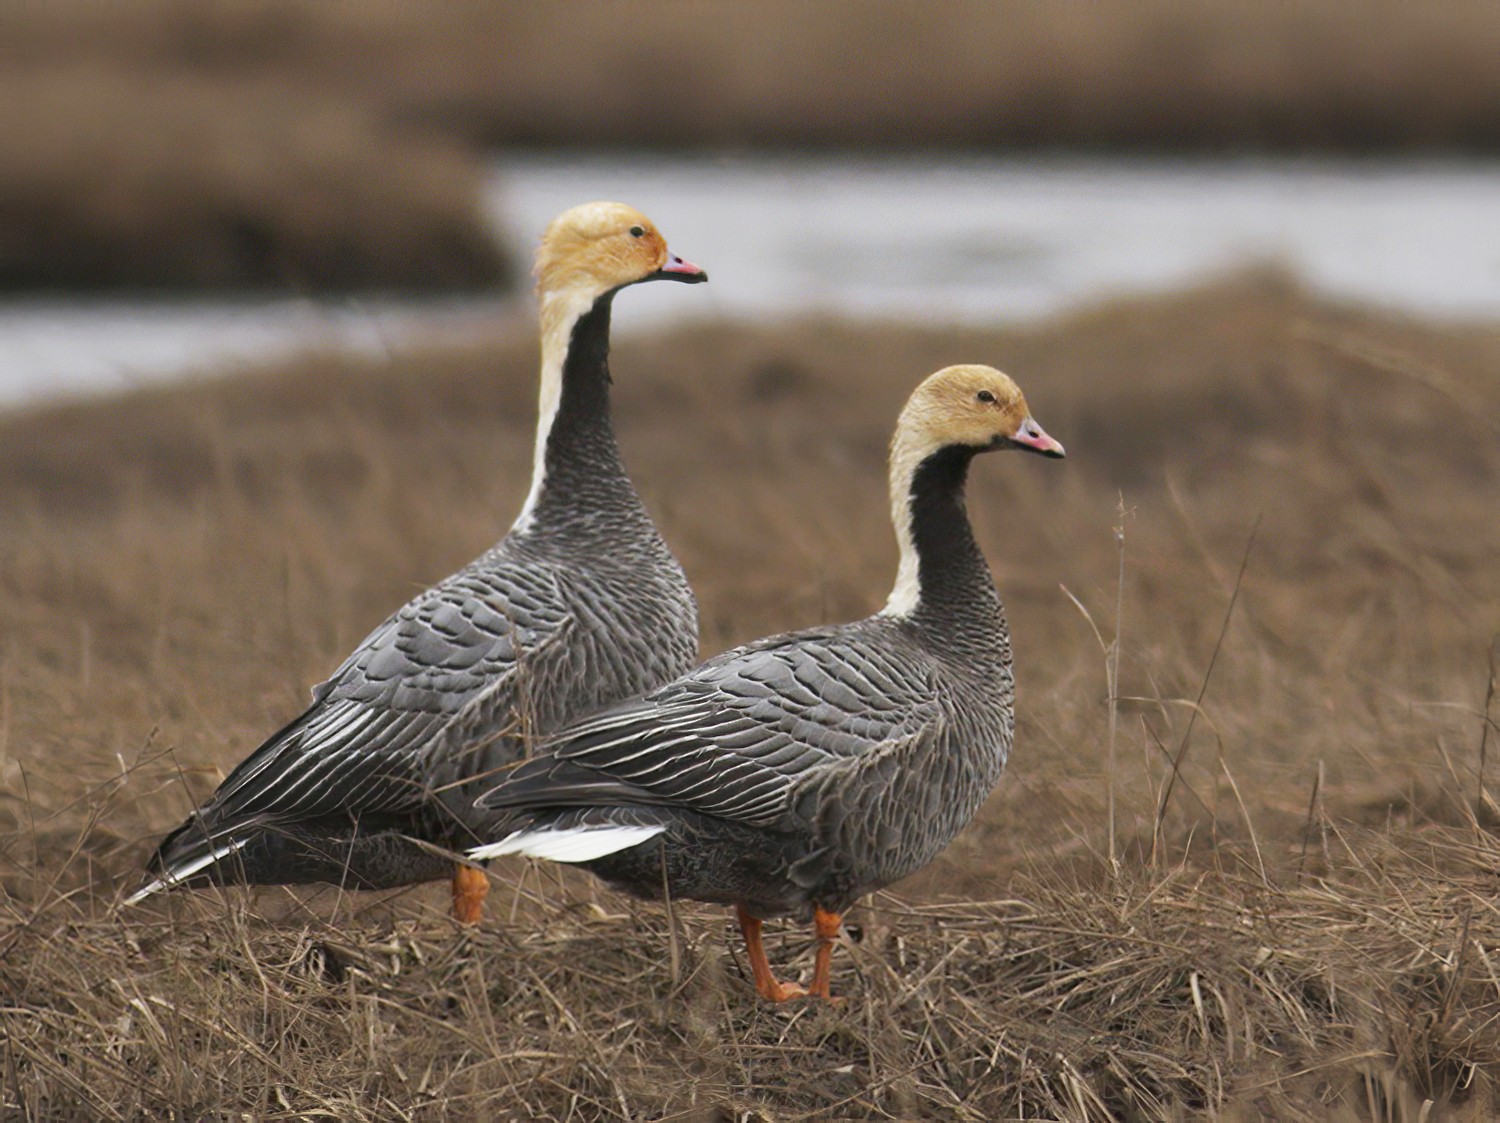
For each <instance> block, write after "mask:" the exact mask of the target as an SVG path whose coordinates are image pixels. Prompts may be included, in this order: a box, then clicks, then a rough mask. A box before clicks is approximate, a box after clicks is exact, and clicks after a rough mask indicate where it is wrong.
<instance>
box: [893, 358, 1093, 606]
mask: <svg viewBox="0 0 1500 1123" xmlns="http://www.w3.org/2000/svg"><path fill="white" fill-rule="evenodd" d="M1006 448H1018V449H1023V450H1025V451H1027V452H1035V453H1039V454H1041V455H1042V456H1052V457H1061V456H1062V455H1063V446H1062V445H1061V444H1059V443H1058V442H1057V441H1055V440H1053V439H1052V438H1051V437H1049V436H1048V435H1047V433H1046V431H1045V430H1044V429H1043V428H1042V427H1041V426H1040V425H1038V424H1037V423H1036V420H1035V419H1034V418H1033V417H1032V416H1031V410H1030V409H1029V408H1028V407H1027V405H1026V397H1025V395H1023V394H1022V393H1021V388H1020V387H1019V386H1017V385H1016V384H1015V383H1014V382H1012V381H1011V380H1010V378H1009V377H1007V376H1006V375H1004V374H1001V373H1000V372H999V371H998V370H996V369H995V368H994V367H983V366H956V367H945V368H944V369H942V370H940V371H938V372H937V373H936V374H933V375H929V376H928V377H927V378H926V379H924V380H923V382H922V384H921V385H920V386H918V387H917V388H916V389H915V390H914V391H912V395H911V397H910V398H909V399H907V402H906V408H905V409H903V410H902V411H901V419H900V420H899V421H898V422H897V423H896V435H895V436H894V437H893V438H892V439H891V478H890V485H891V522H892V523H893V524H894V526H895V528H896V541H897V544H898V545H899V546H900V548H901V564H900V566H899V567H898V569H897V571H896V584H895V587H894V588H892V589H891V596H890V599H889V600H888V601H887V602H886V606H885V608H884V609H883V610H882V612H883V613H884V614H885V615H888V616H906V615H909V614H910V613H912V612H913V611H915V610H916V608H917V606H918V603H919V601H920V599H921V595H922V590H921V583H920V580H919V576H920V568H921V560H920V559H919V557H918V554H917V548H916V542H915V539H914V537H913V529H912V528H913V511H914V506H913V505H914V503H915V502H916V492H915V490H914V488H915V485H916V483H917V479H918V474H919V472H920V471H921V469H922V467H923V465H924V464H929V463H931V464H933V465H946V468H947V472H948V479H949V485H950V486H951V487H952V488H954V489H955V490H954V493H953V495H954V497H955V498H956V499H957V501H958V503H959V505H960V507H961V506H962V503H963V498H962V489H963V476H964V473H965V472H966V470H967V465H968V461H969V459H970V457H972V456H974V455H976V454H977V453H981V452H991V451H993V450H996V449H1006ZM955 470H956V471H955ZM965 533H967V531H966V532H965Z"/></svg>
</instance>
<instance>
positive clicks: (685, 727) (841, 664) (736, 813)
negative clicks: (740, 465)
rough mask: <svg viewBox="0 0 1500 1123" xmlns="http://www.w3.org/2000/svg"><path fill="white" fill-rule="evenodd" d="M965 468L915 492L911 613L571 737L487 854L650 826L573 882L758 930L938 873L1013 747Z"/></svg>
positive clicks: (496, 831)
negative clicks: (532, 841)
mask: <svg viewBox="0 0 1500 1123" xmlns="http://www.w3.org/2000/svg"><path fill="white" fill-rule="evenodd" d="M972 455H973V450H965V449H943V450H941V451H939V452H938V453H936V454H934V455H933V456H932V457H930V458H929V460H928V461H927V462H924V463H923V464H922V466H921V468H920V469H919V470H918V471H917V473H916V475H915V478H914V480H913V484H912V493H911V500H910V515H911V531H912V539H913V543H914V547H915V549H916V550H917V552H918V556H919V558H920V569H919V574H920V587H921V596H920V599H919V601H918V603H917V604H916V606H915V608H914V609H913V610H912V611H911V612H909V613H900V614H893V615H885V614H882V615H877V616H872V617H870V618H868V619H865V620H861V621H859V622H856V623H853V624H846V625H841V626H837V627H831V628H823V629H814V630H809V631H803V632H794V633H790V634H788V635H783V636H777V637H773V638H771V639H766V640H761V641H759V642H757V643H753V644H750V645H748V646H746V647H742V648H739V649H737V650H734V651H730V652H726V653H725V654H723V655H721V656H718V657H717V658H715V659H712V660H710V661H708V662H707V663H704V664H703V665H701V666H699V667H698V668H696V669H695V670H693V671H692V672H690V673H689V674H686V675H684V676H682V677H680V678H678V679H676V680H674V681H673V682H671V683H669V684H667V685H666V686H663V687H661V688H659V689H657V690H655V691H652V692H650V693H648V694H647V695H646V696H645V697H643V698H639V699H636V700H633V701H630V702H626V703H622V704H620V705H617V706H614V707H611V708H609V709H607V710H605V711H603V712H601V713H599V714H597V715H595V716H594V717H592V718H588V719H585V720H583V721H580V722H576V723H574V724H571V725H569V726H568V727H567V728H565V729H564V730H562V731H561V732H560V733H559V734H558V735H556V736H555V737H554V738H552V739H550V740H549V741H548V742H546V743H545V744H544V745H543V746H542V748H541V749H540V751H539V752H538V754H537V755H536V756H535V757H534V758H533V759H530V760H528V761H526V762H525V763H524V764H522V765H520V766H519V767H518V768H516V769H515V770H514V771H512V772H511V773H510V774H508V775H507V776H506V777H505V778H504V779H503V780H502V781H501V782H500V783H499V784H498V786H496V787H495V788H494V790H492V791H490V792H489V793H488V794H486V795H485V796H484V797H482V799H481V801H480V802H481V805H482V806H483V807H484V808H486V809H488V810H489V811H490V812H492V814H493V815H494V819H493V821H492V822H491V823H490V824H489V826H488V827H487V833H488V834H489V835H490V837H491V838H492V839H496V840H499V839H502V838H505V837H507V836H516V837H519V836H517V835H516V832H538V833H539V834H542V835H545V834H547V832H560V831H570V830H577V829H579V828H583V827H589V826H601V825H604V824H620V825H636V826H660V827H662V828H664V829H663V830H662V831H661V833H659V834H657V835H656V836H655V837H654V838H651V839H649V840H648V841H644V842H640V843H638V844H636V845H633V846H630V847H628V848H625V849H621V850H619V851H617V852H615V853H612V854H609V855H607V856H604V857H600V858H596V859H594V860H591V861H587V862H583V863H580V864H583V865H584V866H585V867H586V868H588V869H590V870H592V871H593V872H594V873H596V874H598V875H599V876H600V877H602V878H604V879H605V880H607V881H608V882H610V883H612V884H614V885H616V886H618V887H620V888H622V889H625V890H627V891H629V892H632V893H635V894H637V895H640V896H645V897H660V896H661V895H662V894H663V892H670V893H671V894H672V895H673V896H676V897H687V898H693V899H698V900H705V901H715V902H722V903H726V904H736V905H740V906H743V907H744V908H745V909H746V910H747V911H748V912H750V913H751V914H752V915H754V916H757V917H760V918H762V919H765V918H769V917H772V916H779V915H794V916H799V917H804V918H805V917H807V916H809V915H810V914H811V913H812V912H813V909H814V908H815V907H818V908H822V909H824V910H825V911H829V912H842V911H843V910H844V909H845V908H847V907H848V906H849V905H850V904H851V903H852V902H853V901H854V900H855V899H857V898H858V897H860V896H862V895H863V894H865V893H868V892H871V891H873V890H875V889H879V888H881V887H882V886H885V885H888V884H890V883H891V882H893V881H896V880H898V879H899V878H902V877H905V876H906V875H907V874H910V873H912V872H914V871H915V870H917V869H920V868H921V867H922V866H924V865H925V864H927V863H928V862H930V861H931V860H932V859H933V858H934V857H936V856H937V854H938V853H939V852H940V851H941V850H942V849H943V848H944V847H945V846H946V845H947V844H948V843H949V842H950V841H951V840H952V839H953V837H954V836H955V835H956V834H957V833H958V832H959V830H961V829H962V828H963V826H964V825H965V824H966V823H968V822H969V820H970V819H972V818H973V816H974V814H975V813H976V812H977V811H978V809H979V807H980V805H981V804H982V803H983V802H984V800H985V798H986V797H987V796H988V795H989V794H990V792H991V791H992V790H993V788H994V787H995V784H996V783H997V782H998V780H999V778H1000V774H1001V772H1002V770H1003V768H1004V766H1005V762H1006V759H1007V756H1008V755H1009V752H1010V747H1011V741H1012V734H1013V723H1012V707H1013V700H1014V681H1013V676H1012V668H1011V652H1010V641H1009V636H1008V633H1007V629H1006V624H1005V618H1004V614H1003V611H1002V608H1001V604H1000V599H999V596H998V594H997V593H996V591H995V586H994V583H993V581H992V580H991V578H990V574H989V570H988V567H987V566H986V565H985V562H984V558H983V557H982V555H981V554H980V552H979V549H978V547H977V545H976V544H975V542H974V540H973V536H972V534H971V532H970V528H969V523H968V519H967V515H966V513H965V511H964V505H963V486H964V481H965V477H966V473H967V468H968V463H969V459H970V458H971V457H972Z"/></svg>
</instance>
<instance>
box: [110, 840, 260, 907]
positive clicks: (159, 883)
mask: <svg viewBox="0 0 1500 1123" xmlns="http://www.w3.org/2000/svg"><path fill="white" fill-rule="evenodd" d="M249 841H250V840H249V839H248V838H239V839H235V841H233V842H231V843H229V845H227V846H219V847H216V848H215V849H213V850H210V851H209V852H208V853H207V854H205V855H203V857H201V858H194V859H193V860H192V861H191V862H189V863H188V864H187V865H185V866H181V867H179V868H178V869H175V870H170V871H168V872H167V873H165V874H163V875H162V876H161V877H159V878H157V879H156V880H155V881H153V882H151V883H150V884H149V885H146V886H144V887H142V888H140V889H137V890H136V891H135V892H134V893H132V894H131V895H130V896H128V897H126V898H125V903H126V904H127V905H138V904H140V903H141V902H142V901H144V900H145V899H146V898H147V897H149V896H151V894H152V893H155V892H157V891H158V890H160V889H170V888H171V887H172V886H174V885H176V884H178V883H179V882H183V881H186V880H187V879H188V878H190V877H192V876H193V874H195V873H197V872H198V871H199V870H201V869H206V868H207V867H209V866H211V865H213V864H214V863H215V862H217V861H218V860H219V859H220V858H227V857H228V856H229V855H230V854H233V853H234V852H235V851H236V850H238V849H239V848H240V847H242V846H244V845H245V844H246V843H247V842H249Z"/></svg>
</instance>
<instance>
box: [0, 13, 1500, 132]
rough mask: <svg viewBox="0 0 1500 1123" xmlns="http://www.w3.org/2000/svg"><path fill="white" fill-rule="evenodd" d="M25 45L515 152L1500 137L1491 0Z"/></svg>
mask: <svg viewBox="0 0 1500 1123" xmlns="http://www.w3.org/2000/svg"><path fill="white" fill-rule="evenodd" d="M12 7H13V9H14V11H13V21H12V22H13V27H12V39H13V41H14V42H15V43H16V44H17V47H16V50H17V52H18V53H19V54H20V55H21V57H24V58H42V59H46V60H52V59H57V58H61V57H68V58H77V59H83V60H90V61H93V62H107V63H109V64H114V63H117V62H123V63H125V64H128V65H132V66H138V67H142V68H144V69H147V70H154V69H159V68H172V69H177V68H183V69H187V70H190V71H192V72H195V73H204V74H214V75H218V76H220V77H229V78H236V77H242V76H245V75H261V76H265V75H276V76H278V77H279V79H280V80H281V81H283V82H284V83H286V84H287V85H288V86H290V87H293V88H299V89H300V88H311V89H322V90H326V91H338V92H340V93H341V94H344V95H352V96H354V97H355V98H357V99H358V100H361V101H363V102H365V103H373V104H376V105H379V106H382V107H384V108H385V109H386V110H388V111H389V112H390V113H391V114H392V115H394V116H397V117H401V118H404V119H413V118H415V119H420V120H423V121H428V122H432V123H436V124H438V125H440V126H441V127H443V128H445V129H455V130H459V131H461V132H464V133H467V134H469V135H472V136H476V137H481V138H484V139H486V140H489V141H490V142H493V143H502V144H512V143H542V144H560V143H561V144H592V145H601V144H602V145H641V144H654V145H683V144H704V143H707V144H744V143H750V144H780V145H809V144H810V145H822V144H839V145H856V146H866V145H876V146H887V147H888V146H891V145H911V144H918V145H930V144H960V145H994V144H1027V145H1035V144H1046V145H1088V146H1098V145H1103V146H1108V147H1146V148H1150V149H1162V148H1166V149H1177V150H1180V149H1184V148H1188V149H1195V148H1203V147H1209V148H1222V147H1236V148H1238V147H1244V146H1247V145H1248V146H1254V147H1271V148H1294V149H1309V148H1311V149H1326V148H1336V149H1355V150H1365V149H1384V148H1389V147H1393V146H1394V147H1419V148H1431V147H1442V148H1460V149H1473V148H1478V149H1483V150H1488V151H1493V150H1495V148H1496V147H1497V145H1500V73H1497V68H1496V67H1495V66H1494V57H1495V52H1496V49H1497V46H1500V13H1497V11H1496V9H1495V6H1494V5H1493V4H1490V3H1486V2H1485V0H1433V2H1430V3H1425V4H1409V3H1403V2H1401V0H1371V2H1366V3H1363V4H1359V5H1349V4H1342V3H1335V2H1323V3H1302V4H1284V3H1275V2H1271V0H1249V2H1241V3H1234V4H1208V3H1198V4H1185V3H1180V2H1177V0H1144V2H1138V3H1132V4H1117V5H1089V4H1046V3H1034V2H1031V0H945V2H944V3H941V4H924V3H918V2H914V0H828V2H824V3H820V4H806V3H802V2H800V0H756V2H755V3H753V4H724V3H718V4H715V3H702V2H700V0H630V2H628V3H623V2H615V3H587V2H582V0H567V2H563V3H553V4H526V3H494V2H491V0H442V2H436V0H428V2H426V3H422V4H411V3H406V2H404V0H362V2H360V3H343V4H327V3H320V2H318V0H213V2H212V3H210V2H207V0H135V2H134V3H132V4H130V5H128V6H108V5H100V4H97V3H93V2H92V0H52V2H50V3H48V4H31V5H13V6H12Z"/></svg>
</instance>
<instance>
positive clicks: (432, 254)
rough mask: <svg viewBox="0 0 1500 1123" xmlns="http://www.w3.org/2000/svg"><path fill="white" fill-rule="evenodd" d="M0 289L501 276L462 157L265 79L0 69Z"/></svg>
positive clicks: (476, 177)
mask: <svg viewBox="0 0 1500 1123" xmlns="http://www.w3.org/2000/svg"><path fill="white" fill-rule="evenodd" d="M0 134H3V135H4V137H5V145H4V160H3V161H0V230H3V231H4V234H3V235H0V288H7V289H14V288H27V289H34V288H79V287H83V288H102V287H120V288H151V287H157V288H175V287H190V288H192V289H193V290H194V291H202V290H204V289H224V288H234V289H245V288H261V289H274V290H276V291H282V292H285V291H291V292H296V291H300V290H307V289H370V288H378V289H412V288H423V289H431V288H440V287H445V286H446V287H458V286H465V285H476V284H495V283H499V282H502V281H508V280H509V279H510V278H509V270H510V266H509V262H508V260H507V255H506V253H505V252H504V251H503V250H502V248H501V247H500V244H499V242H498V240H497V239H496V237H495V235H494V233H493V231H492V230H491V228H490V226H489V224H488V220H487V219H486V217H485V213H484V204H483V176H482V170H481V168H480V165H479V161H478V159H477V158H476V157H475V155H474V153H472V152H470V151H469V150H467V148H465V147H463V146H460V145H457V144H454V143H452V142H449V141H444V140H441V139H440V138H436V137H433V136H430V135H424V134H422V133H420V132H418V131H417V130H414V129H404V130H403V129H396V128H392V127H391V126H390V125H389V123H387V122H385V121H384V120H383V119H382V118H381V117H380V116H379V115H378V114H376V113H374V112H373V111H372V110H370V109H369V108H368V107H366V106H362V105H360V104H359V103H357V102H351V101H349V100H347V99H342V98H337V97H333V96H329V95H327V94H324V93H321V92H319V91H318V90H316V89H315V88H311V87H307V86H305V85H295V84H286V83H281V82H277V81H275V80H273V79H269V78H262V79H248V80H240V81H224V80H223V79H221V78H219V77H215V76H211V75H203V74H198V73H194V72H191V71H172V70H161V71H156V70H152V71H146V72H138V71H131V70H126V69H115V68H109V67H96V66H91V65H88V64H84V63H74V64H72V65H69V66H62V67H48V68H37V69H30V68H25V67H22V68H16V67H8V68H7V69H6V70H5V71H4V72H3V74H0Z"/></svg>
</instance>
